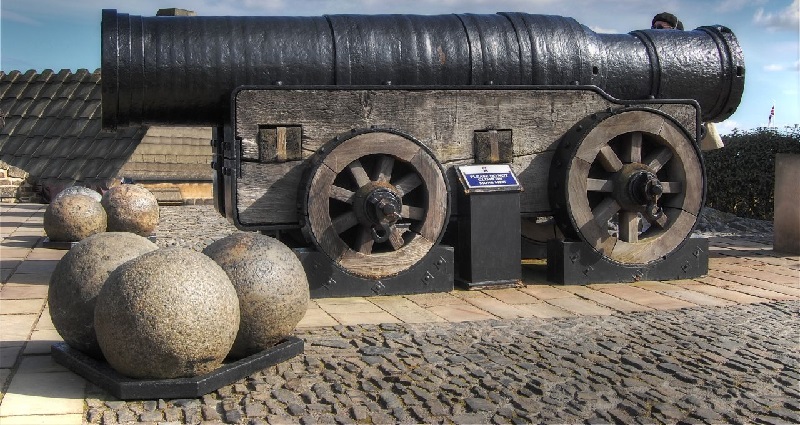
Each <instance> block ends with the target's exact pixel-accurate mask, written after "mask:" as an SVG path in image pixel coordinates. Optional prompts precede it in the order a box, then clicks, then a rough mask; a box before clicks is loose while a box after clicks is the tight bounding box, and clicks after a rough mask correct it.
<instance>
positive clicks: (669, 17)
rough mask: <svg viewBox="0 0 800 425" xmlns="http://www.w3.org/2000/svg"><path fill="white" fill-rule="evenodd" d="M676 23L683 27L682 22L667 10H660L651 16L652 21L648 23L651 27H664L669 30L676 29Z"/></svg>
mask: <svg viewBox="0 0 800 425" xmlns="http://www.w3.org/2000/svg"><path fill="white" fill-rule="evenodd" d="M678 24H680V26H681V27H683V23H682V22H681V21H679V20H678V17H677V16H675V15H673V14H671V13H669V12H661V13H659V14H658V15H656V16H654V17H653V21H652V22H651V24H650V28H651V29H654V30H655V29H664V30H671V29H678Z"/></svg>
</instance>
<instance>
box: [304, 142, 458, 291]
mask: <svg viewBox="0 0 800 425" xmlns="http://www.w3.org/2000/svg"><path fill="white" fill-rule="evenodd" d="M318 155H319V156H318V158H317V159H316V161H315V165H314V166H313V168H312V170H311V173H310V176H309V180H308V181H309V183H308V185H307V192H306V194H305V196H304V197H303V199H304V201H305V210H306V211H305V215H306V226H305V231H306V234H307V235H309V237H310V238H311V240H312V242H313V243H314V245H315V246H316V247H317V248H318V249H320V250H321V251H322V252H324V253H325V254H326V255H327V256H328V257H330V258H331V260H332V261H333V262H334V263H335V264H337V265H338V266H339V267H341V268H342V269H344V270H345V271H347V272H349V273H352V274H354V275H357V276H361V277H365V278H369V279H381V278H385V277H388V276H393V275H396V274H398V273H400V272H402V271H404V270H406V269H408V268H410V267H411V266H413V265H414V264H416V263H418V262H419V261H420V260H422V258H423V257H424V256H425V254H427V253H428V251H429V250H430V249H431V248H432V247H433V246H434V244H436V243H438V242H439V240H440V239H441V237H442V235H443V233H444V229H445V225H446V224H447V219H448V217H449V213H450V211H449V200H448V187H447V180H446V178H445V174H444V170H443V169H442V167H441V166H440V165H439V163H438V162H437V161H436V159H435V158H434V157H433V155H432V154H431V153H430V151H428V149H427V148H425V147H424V146H423V145H422V144H421V143H419V142H417V141H416V140H413V139H412V138H411V137H408V136H406V135H403V134H400V133H398V132H393V131H387V130H369V131H362V132H354V133H353V135H352V136H351V137H349V138H347V139H344V140H336V141H334V142H332V143H331V145H330V146H328V147H326V148H325V149H323V150H322V151H321V152H320V153H318Z"/></svg>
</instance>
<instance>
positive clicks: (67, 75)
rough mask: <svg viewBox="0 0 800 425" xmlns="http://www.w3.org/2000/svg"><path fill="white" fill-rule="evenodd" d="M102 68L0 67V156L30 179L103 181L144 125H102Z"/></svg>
mask: <svg viewBox="0 0 800 425" xmlns="http://www.w3.org/2000/svg"><path fill="white" fill-rule="evenodd" d="M99 82H100V71H99V70H98V71H95V72H93V73H92V72H89V71H88V70H86V69H80V70H78V71H77V72H74V73H73V72H71V71H70V70H62V71H60V72H58V73H56V72H53V71H52V70H49V69H48V70H45V71H43V72H41V73H37V72H36V71H33V70H30V71H28V72H25V73H21V72H19V71H12V72H10V73H8V74H6V73H5V72H0V98H1V99H2V100H0V110H2V113H3V114H4V115H5V120H4V121H5V123H4V125H3V126H2V128H0V159H1V160H3V161H5V162H7V163H9V164H11V165H14V166H16V167H19V168H21V169H23V170H25V171H27V172H28V173H29V174H30V175H31V177H32V178H33V179H34V180H38V181H42V182H46V181H51V182H52V181H57V182H59V183H62V184H64V183H66V184H71V183H75V182H80V183H84V184H87V185H95V184H99V185H103V184H104V183H106V182H108V181H110V180H112V179H115V178H116V177H117V172H118V171H119V169H120V168H121V167H122V166H123V165H124V164H125V162H126V161H127V160H128V158H129V157H130V155H131V153H132V152H133V151H134V149H135V148H136V146H137V145H138V143H139V141H140V140H141V138H142V136H143V135H144V134H145V132H146V131H147V128H146V127H131V128H125V129H120V131H118V132H117V133H107V132H103V131H101V125H100V113H101V108H100V84H99Z"/></svg>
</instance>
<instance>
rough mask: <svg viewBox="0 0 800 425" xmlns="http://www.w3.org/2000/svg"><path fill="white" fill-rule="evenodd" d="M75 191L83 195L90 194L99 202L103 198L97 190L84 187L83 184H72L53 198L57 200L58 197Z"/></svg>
mask: <svg viewBox="0 0 800 425" xmlns="http://www.w3.org/2000/svg"><path fill="white" fill-rule="evenodd" d="M73 193H80V194H82V195H87V196H90V197H91V198H92V199H94V200H95V201H97V202H100V200H101V199H103V195H101V194H100V193H99V192H97V191H96V190H92V189H89V188H88V187H83V186H70V187H68V188H66V189H64V190H62V191H61V192H58V194H57V195H56V196H55V197H54V198H53V200H54V201H55V200H56V199H58V198H60V197H62V196H66V195H71V194H73Z"/></svg>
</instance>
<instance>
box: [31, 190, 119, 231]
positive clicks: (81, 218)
mask: <svg viewBox="0 0 800 425" xmlns="http://www.w3.org/2000/svg"><path fill="white" fill-rule="evenodd" d="M107 220H108V219H107V216H106V212H105V210H104V209H103V206H102V205H100V203H99V202H97V201H95V200H94V199H92V198H91V197H90V196H87V195H82V194H79V193H74V194H69V195H64V196H62V197H60V198H58V199H56V200H54V201H53V202H51V203H50V205H48V206H47V209H46V210H45V211H44V232H45V233H47V237H48V238H50V240H51V241H54V242H77V241H79V240H81V239H84V238H87V237H89V236H91V235H94V234H95V233H100V232H105V231H106V225H107V222H108V221H107Z"/></svg>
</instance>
